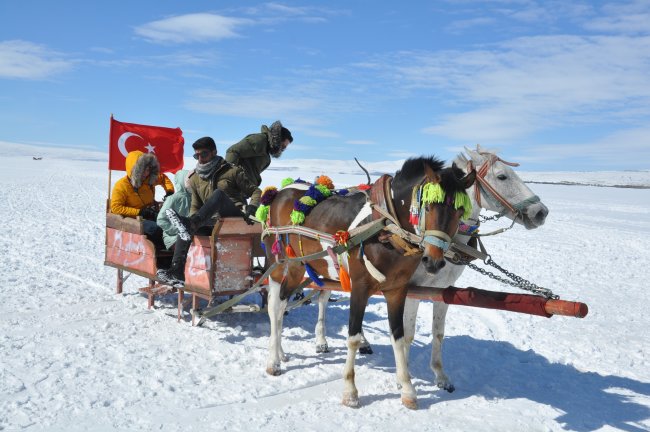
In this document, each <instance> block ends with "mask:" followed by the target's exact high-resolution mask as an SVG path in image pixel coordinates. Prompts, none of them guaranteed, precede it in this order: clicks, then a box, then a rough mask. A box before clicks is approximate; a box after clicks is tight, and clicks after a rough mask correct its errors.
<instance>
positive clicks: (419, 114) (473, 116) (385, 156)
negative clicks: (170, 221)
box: [0, 0, 650, 170]
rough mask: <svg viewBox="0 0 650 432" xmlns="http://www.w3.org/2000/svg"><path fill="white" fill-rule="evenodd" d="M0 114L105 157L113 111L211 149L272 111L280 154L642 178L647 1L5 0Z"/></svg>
mask: <svg viewBox="0 0 650 432" xmlns="http://www.w3.org/2000/svg"><path fill="white" fill-rule="evenodd" d="M0 110H1V111H0V142H2V141H4V142H11V143H26V144H43V145H48V146H75V147H83V148H94V149H106V148H107V140H108V126H109V118H110V115H111V113H112V114H113V115H114V116H115V118H116V119H117V120H121V121H126V122H133V123H143V124H153V125H160V126H169V127H180V128H181V129H183V132H184V136H185V141H186V148H189V144H191V143H192V142H193V141H194V140H196V139H197V138H199V137H201V136H205V135H209V136H212V137H213V138H214V139H215V141H216V142H217V144H218V146H219V148H220V149H221V150H224V151H225V148H226V147H227V146H228V145H230V144H232V143H235V142H237V141H238V140H239V139H241V138H242V137H243V136H245V135H246V134H248V133H252V132H257V131H259V127H260V125H262V124H270V123H271V122H273V121H274V120H276V119H280V120H282V122H283V124H284V125H285V126H286V127H288V128H289V129H291V131H292V133H293V136H294V139H295V140H294V143H293V144H292V146H290V147H289V149H288V150H287V152H286V153H285V154H284V155H283V158H296V159H298V158H319V159H320V158H322V159H343V160H347V159H351V158H353V157H355V156H356V157H358V158H360V159H361V160H367V161H384V160H397V159H402V158H404V157H407V156H416V155H422V154H435V155H438V156H439V157H441V158H443V159H449V158H451V157H453V156H454V155H455V154H456V153H457V152H458V151H460V150H461V149H462V148H463V146H473V145H475V144H476V143H480V144H481V145H483V146H484V147H488V148H493V149H499V150H500V151H501V152H502V154H503V155H504V158H506V159H508V160H514V161H518V162H520V163H522V169H524V170H628V169H632V170H635V169H644V170H647V169H650V1H648V0H645V1H617V2H599V1H584V2H581V1H571V2H566V1H526V0H512V1H510V0H502V1H499V0H496V1H469V0H468V1H464V0H460V1H407V2H396V1H370V0H367V1H336V0H333V1H286V2H278V3H275V2H271V3H264V2H248V1H200V0H198V1H183V2H181V1H176V2H174V1H167V0H155V1H153V0H151V1H149V0H147V1H119V0H115V1H113V2H92V1H67V0H57V1H49V0H42V1H34V0H20V1H2V2H0ZM0 145H1V144H0ZM186 154H189V152H186Z"/></svg>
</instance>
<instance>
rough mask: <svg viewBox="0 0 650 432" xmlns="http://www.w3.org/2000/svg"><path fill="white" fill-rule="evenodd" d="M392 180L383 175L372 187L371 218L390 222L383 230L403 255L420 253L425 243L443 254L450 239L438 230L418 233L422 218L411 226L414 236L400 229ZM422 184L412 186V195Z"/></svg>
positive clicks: (422, 222) (423, 181) (449, 243)
mask: <svg viewBox="0 0 650 432" xmlns="http://www.w3.org/2000/svg"><path fill="white" fill-rule="evenodd" d="M392 180H393V178H392V177H391V176H389V175H387V174H384V175H382V176H381V177H380V178H379V179H377V181H376V182H375V183H373V185H372V188H371V190H370V197H369V199H370V204H371V206H372V210H373V217H384V218H386V219H387V220H388V221H390V222H392V224H387V225H386V228H384V230H386V231H389V232H391V233H392V234H393V238H392V239H391V243H393V246H396V247H397V248H399V249H403V250H404V251H405V252H404V255H414V254H418V253H422V249H424V245H425V243H428V244H430V245H433V246H435V247H437V248H439V249H441V250H442V251H443V252H445V251H447V249H449V246H450V245H451V237H450V236H449V235H447V233H446V232H443V231H439V230H422V231H420V225H422V227H424V218H422V220H421V221H420V222H418V223H417V224H413V229H414V231H415V234H414V233H411V232H409V231H407V230H406V229H404V227H402V224H401V223H400V222H399V219H398V217H397V212H396V211H395V205H394V203H393V189H392ZM424 183H425V180H424V179H423V180H422V181H421V182H420V183H418V184H417V185H416V186H414V188H413V191H414V193H413V195H415V191H416V190H418V189H420V188H421V186H422V185H423V184H424ZM411 205H413V203H411ZM407 243H410V244H413V245H416V246H417V247H418V249H414V248H411V247H410V246H409V245H408V244H407Z"/></svg>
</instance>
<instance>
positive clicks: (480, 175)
mask: <svg viewBox="0 0 650 432" xmlns="http://www.w3.org/2000/svg"><path fill="white" fill-rule="evenodd" d="M495 162H502V163H504V164H506V165H508V166H512V167H516V166H519V164H518V163H516V162H506V161H504V160H503V159H501V158H500V157H498V156H497V155H494V154H491V155H490V157H488V158H487V159H486V160H485V162H483V164H482V165H481V166H480V167H478V168H477V169H476V182H477V183H478V186H476V187H475V188H474V199H475V200H476V203H477V204H478V205H479V206H481V188H482V189H483V190H484V191H485V192H486V193H487V192H489V194H490V195H492V196H493V197H494V198H495V199H496V200H497V202H499V203H500V204H501V205H502V206H503V207H504V208H505V210H504V211H503V212H502V213H500V214H499V215H498V217H501V216H503V215H504V214H505V213H507V212H508V211H509V212H510V213H512V214H513V215H515V219H516V218H517V216H518V215H520V214H521V211H522V210H523V209H524V208H526V207H527V206H529V205H530V204H535V203H538V202H540V199H539V197H538V196H537V195H534V196H532V197H530V198H527V199H525V200H523V201H521V202H519V203H516V204H510V203H509V202H508V200H506V199H505V198H504V197H503V196H502V195H501V194H500V193H499V192H497V190H496V189H494V187H492V185H491V184H490V183H489V182H488V181H487V180H486V179H485V176H486V175H487V173H488V171H489V169H490V168H491V167H492V165H494V163H495ZM472 169H474V164H473V162H472V160H471V159H470V160H469V161H468V162H467V170H468V171H471V170H472Z"/></svg>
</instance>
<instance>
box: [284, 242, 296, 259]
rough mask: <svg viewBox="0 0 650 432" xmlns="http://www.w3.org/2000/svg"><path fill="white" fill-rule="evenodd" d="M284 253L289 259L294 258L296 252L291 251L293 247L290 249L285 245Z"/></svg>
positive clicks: (288, 245)
mask: <svg viewBox="0 0 650 432" xmlns="http://www.w3.org/2000/svg"><path fill="white" fill-rule="evenodd" d="M284 251H285V252H286V253H287V256H288V257H289V258H296V257H297V255H296V251H294V250H293V247H291V245H290V244H287V246H286V247H285V248H284Z"/></svg>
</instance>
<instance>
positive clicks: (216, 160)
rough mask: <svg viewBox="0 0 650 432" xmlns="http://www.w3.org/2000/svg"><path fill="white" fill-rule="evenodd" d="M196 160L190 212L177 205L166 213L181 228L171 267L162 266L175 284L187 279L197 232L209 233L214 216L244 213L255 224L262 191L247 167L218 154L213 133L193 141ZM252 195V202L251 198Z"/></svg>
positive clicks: (162, 275) (161, 276)
mask: <svg viewBox="0 0 650 432" xmlns="http://www.w3.org/2000/svg"><path fill="white" fill-rule="evenodd" d="M192 147H193V148H194V159H196V160H197V161H198V163H197V164H196V169H195V170H194V171H195V174H194V175H193V176H192V177H191V180H190V189H191V190H192V202H191V205H190V216H189V217H184V216H182V215H179V214H178V213H176V212H175V211H174V210H173V209H171V208H169V209H167V210H165V215H166V216H167V217H168V218H169V221H170V222H171V223H172V225H174V226H175V227H176V229H177V230H178V238H177V239H176V244H175V246H174V256H173V257H172V264H171V267H170V268H169V269H167V270H158V273H157V276H158V279H159V280H160V281H161V282H163V283H166V284H169V285H172V286H174V287H181V286H183V284H184V280H185V260H186V259H187V252H188V251H189V248H190V244H191V243H192V236H193V235H194V234H197V233H198V234H207V235H209V232H210V231H211V229H210V228H207V227H209V226H212V225H214V218H215V217H216V218H221V217H232V216H243V217H244V220H245V221H246V222H247V223H249V224H253V221H252V220H250V216H252V215H254V214H255V211H256V210H257V207H258V206H259V203H260V196H261V195H262V191H261V190H260V188H259V187H257V185H256V184H255V183H253V182H252V181H251V180H250V179H249V177H248V176H247V175H246V173H245V172H244V170H243V169H242V168H241V167H239V166H235V165H232V164H230V163H228V162H226V161H225V160H224V159H223V158H222V157H221V156H218V155H217V146H216V144H215V142H214V140H213V139H212V138H210V137H203V138H199V139H198V140H196V142H194V144H192ZM248 199H250V203H247V200H248Z"/></svg>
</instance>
